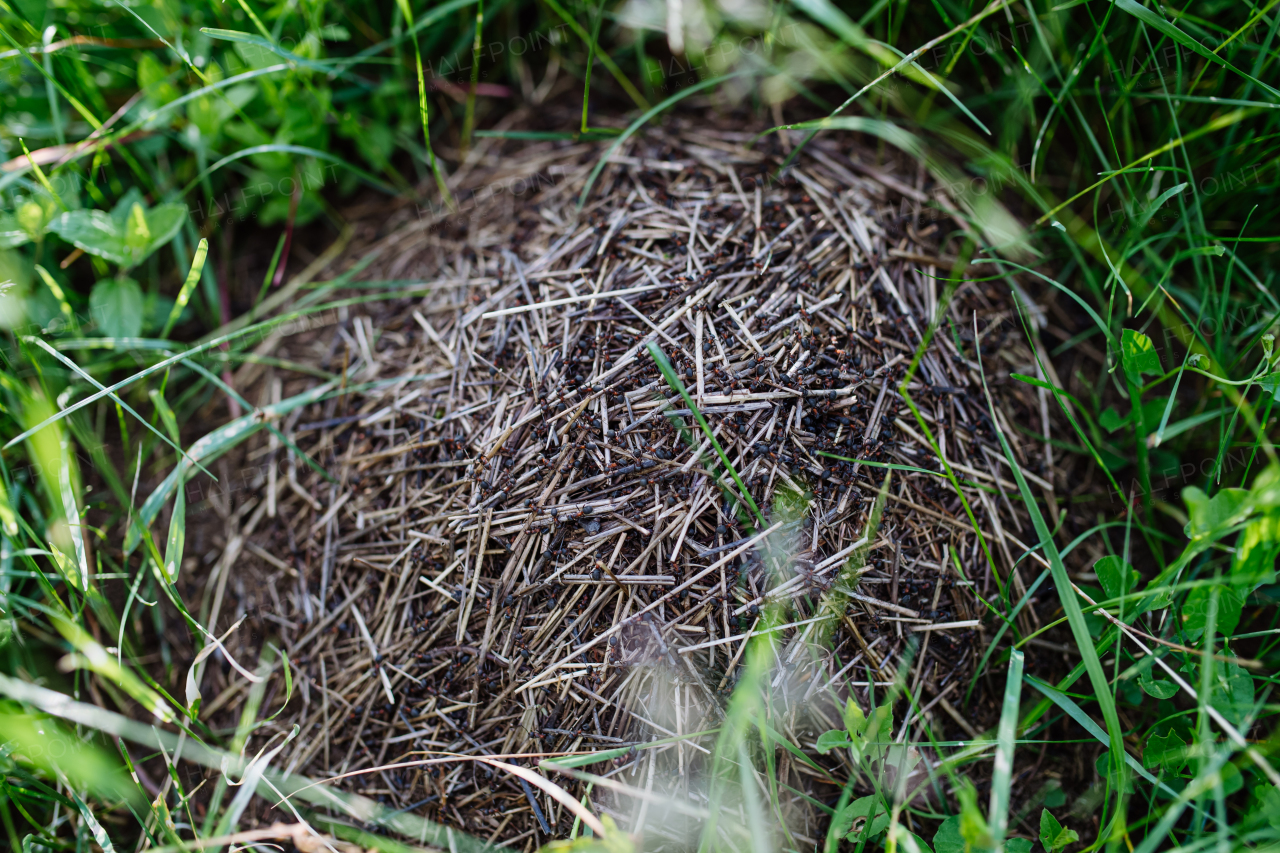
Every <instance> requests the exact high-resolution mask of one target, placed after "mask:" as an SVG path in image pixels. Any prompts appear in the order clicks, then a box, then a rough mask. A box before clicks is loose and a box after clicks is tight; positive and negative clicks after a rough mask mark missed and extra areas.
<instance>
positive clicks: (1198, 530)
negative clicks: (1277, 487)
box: [1182, 486, 1253, 539]
mask: <svg viewBox="0 0 1280 853" xmlns="http://www.w3.org/2000/svg"><path fill="white" fill-rule="evenodd" d="M1249 498H1250V493H1249V492H1247V491H1246V490H1244V489H1222V490H1221V491H1219V492H1218V493H1217V494H1216V495H1214V496H1213V497H1212V498H1210V497H1208V496H1206V495H1205V493H1204V492H1202V491H1200V490H1199V489H1197V488H1196V487H1195V486H1188V487H1187V488H1185V489H1183V490H1182V499H1183V501H1185V502H1186V504H1187V514H1188V516H1189V517H1190V520H1189V521H1188V522H1187V524H1186V527H1185V528H1184V529H1183V530H1184V532H1185V533H1186V534H1187V537H1188V538H1189V539H1203V538H1205V537H1206V536H1209V535H1211V534H1213V533H1215V532H1216V531H1220V530H1223V529H1225V528H1227V527H1230V526H1232V525H1233V524H1238V523H1239V522H1241V521H1243V520H1244V519H1245V518H1246V517H1248V515H1249V512H1250V511H1251V504H1252V503H1253V502H1251V501H1250V500H1249Z"/></svg>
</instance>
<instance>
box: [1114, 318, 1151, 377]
mask: <svg viewBox="0 0 1280 853" xmlns="http://www.w3.org/2000/svg"><path fill="white" fill-rule="evenodd" d="M1120 361H1121V363H1122V364H1123V365H1124V372H1125V375H1127V376H1128V377H1129V381H1131V382H1133V383H1134V384H1135V385H1139V384H1141V383H1142V374H1144V373H1153V374H1159V373H1160V354H1159V353H1157V352H1156V346H1155V344H1153V343H1151V338H1148V337H1147V336H1146V335H1144V334H1142V332H1138V331H1134V330H1133V329H1125V330H1124V331H1123V332H1122V333H1121V335H1120Z"/></svg>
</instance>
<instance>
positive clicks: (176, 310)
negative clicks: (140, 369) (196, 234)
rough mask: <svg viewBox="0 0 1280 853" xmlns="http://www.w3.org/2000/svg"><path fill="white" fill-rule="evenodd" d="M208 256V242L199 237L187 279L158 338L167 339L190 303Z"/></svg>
mask: <svg viewBox="0 0 1280 853" xmlns="http://www.w3.org/2000/svg"><path fill="white" fill-rule="evenodd" d="M208 255H209V241H208V240H206V239H205V238H203V237H201V238H200V244H199V245H197V246H196V254H195V257H194V258H192V259H191V269H189V270H188V271H187V279H186V281H184V282H183V283H182V289H181V290H179V291H178V298H177V299H175V300H173V308H172V310H170V311H169V319H168V320H166V321H165V324H164V330H163V331H161V332H160V337H162V338H167V337H169V332H171V331H173V325H174V323H177V322H178V318H179V317H181V316H182V309H184V308H186V307H187V303H188V302H190V301H191V293H192V291H194V290H195V289H196V284H198V283H199V281H200V273H202V272H204V260H205V258H206V257H208Z"/></svg>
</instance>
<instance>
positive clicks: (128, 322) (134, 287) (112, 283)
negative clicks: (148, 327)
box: [89, 278, 143, 338]
mask: <svg viewBox="0 0 1280 853" xmlns="http://www.w3.org/2000/svg"><path fill="white" fill-rule="evenodd" d="M142 301H143V300H142V288H141V287H139V286H138V283H137V282H136V281H134V280H133V279H131V278H108V279H103V280H102V281H100V282H98V283H97V284H95V285H94V286H93V290H92V292H90V294H89V313H90V315H91V316H92V317H93V319H94V321H95V322H97V324H98V328H100V329H101V330H102V333H103V334H104V335H106V336H107V337H109V338H136V337H137V336H138V335H140V334H142V318H143V315H142Z"/></svg>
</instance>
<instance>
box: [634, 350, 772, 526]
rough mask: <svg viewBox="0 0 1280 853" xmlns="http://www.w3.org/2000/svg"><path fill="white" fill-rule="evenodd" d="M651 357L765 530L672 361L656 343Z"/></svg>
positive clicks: (730, 463) (748, 491)
mask: <svg viewBox="0 0 1280 853" xmlns="http://www.w3.org/2000/svg"><path fill="white" fill-rule="evenodd" d="M649 355H650V356H652V357H653V360H654V363H656V364H657V365H658V370H660V371H662V376H663V378H664V379H666V380H667V384H668V385H670V386H671V388H672V389H673V390H675V391H676V392H677V393H679V395H680V396H681V397H682V398H684V403H685V405H686V406H688V407H689V411H691V412H693V417H694V419H695V420H697V422H698V426H700V427H701V428H702V432H703V434H704V435H706V437H707V439H708V440H709V441H710V442H711V446H712V447H713V448H715V451H716V455H717V456H719V457H720V462H721V464H722V465H724V467H725V469H726V470H727V471H728V472H729V476H731V477H733V482H735V483H737V485H738V493H739V494H740V495H741V496H742V500H743V501H745V502H746V504H747V506H749V507H751V513H752V515H754V516H755V517H756V523H758V524H759V525H760V529H761V530H763V529H764V528H765V527H768V526H769V525H768V523H767V522H766V521H765V520H764V516H763V515H761V514H760V507H758V506H756V501H755V498H753V497H751V492H750V490H748V489H747V486H746V484H745V483H743V482H742V478H741V477H740V476H738V469H737V468H734V467H733V463H732V462H730V461H729V457H728V456H727V455H726V454H725V452H724V448H722V447H721V446H720V442H719V441H717V440H716V437H715V433H713V432H712V431H711V426H710V425H709V424H708V423H707V419H706V418H705V417H703V416H702V412H700V411H698V407H697V406H696V405H695V404H694V402H693V398H692V397H690V396H689V392H688V390H687V389H686V388H685V387H684V383H683V382H681V381H680V377H678V376H676V371H675V369H674V368H673V367H672V366H671V360H670V359H668V358H667V354H666V353H665V352H663V351H662V347H660V346H658V344H657V343H656V342H654V341H650V342H649Z"/></svg>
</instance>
